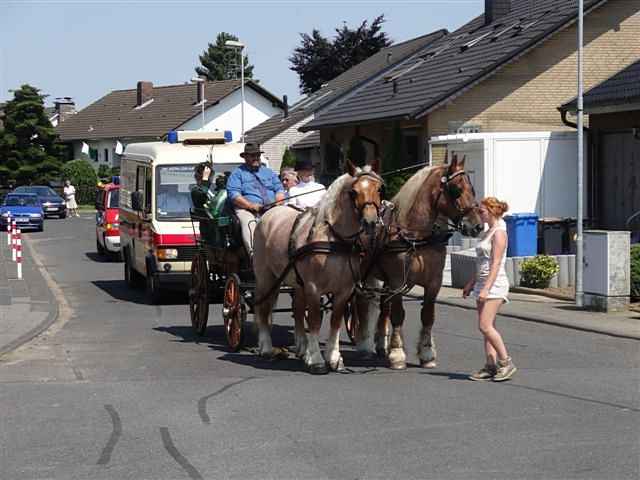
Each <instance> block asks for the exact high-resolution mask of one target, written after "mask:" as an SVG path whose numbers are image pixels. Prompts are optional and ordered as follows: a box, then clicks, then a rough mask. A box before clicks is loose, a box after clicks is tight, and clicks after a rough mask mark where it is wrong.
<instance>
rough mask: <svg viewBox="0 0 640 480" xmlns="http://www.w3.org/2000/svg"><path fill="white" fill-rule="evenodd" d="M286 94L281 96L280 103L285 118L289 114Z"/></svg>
mask: <svg viewBox="0 0 640 480" xmlns="http://www.w3.org/2000/svg"><path fill="white" fill-rule="evenodd" d="M288 100H289V99H288V98H287V96H286V95H283V96H282V103H284V115H283V118H287V117H288V116H289V102H288Z"/></svg>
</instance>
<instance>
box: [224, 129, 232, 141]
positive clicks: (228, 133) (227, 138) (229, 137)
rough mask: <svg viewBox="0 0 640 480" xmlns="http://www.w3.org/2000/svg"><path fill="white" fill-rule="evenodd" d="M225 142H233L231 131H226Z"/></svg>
mask: <svg viewBox="0 0 640 480" xmlns="http://www.w3.org/2000/svg"><path fill="white" fill-rule="evenodd" d="M224 141H225V142H227V143H231V142H233V133H232V132H231V130H225V131H224Z"/></svg>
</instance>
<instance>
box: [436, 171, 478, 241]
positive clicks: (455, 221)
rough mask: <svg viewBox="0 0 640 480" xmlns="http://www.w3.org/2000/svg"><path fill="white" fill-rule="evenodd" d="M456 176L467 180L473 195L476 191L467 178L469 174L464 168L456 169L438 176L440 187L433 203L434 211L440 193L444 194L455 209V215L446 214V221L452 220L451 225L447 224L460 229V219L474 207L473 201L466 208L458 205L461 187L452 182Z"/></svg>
mask: <svg viewBox="0 0 640 480" xmlns="http://www.w3.org/2000/svg"><path fill="white" fill-rule="evenodd" d="M457 177H464V178H465V179H466V181H467V182H469V185H470V186H471V192H472V193H473V196H474V197H475V195H476V192H475V190H474V188H473V184H472V183H471V180H470V179H469V175H467V172H466V170H458V171H457V172H454V173H452V174H449V173H448V172H447V174H445V175H443V176H442V177H441V178H440V189H439V190H438V196H437V197H436V200H435V202H434V204H433V207H434V211H435V212H439V209H438V204H439V203H440V198H441V197H442V195H443V194H445V195H446V196H447V197H448V198H449V200H450V202H451V203H452V204H453V208H455V210H456V216H455V217H454V218H451V217H449V216H448V215H447V217H448V218H447V223H448V224H449V222H452V225H449V226H451V227H452V228H453V229H454V230H460V223H461V222H462V219H463V218H464V217H465V216H466V215H467V214H468V213H469V212H470V211H472V210H473V209H474V208H476V204H475V203H474V204H473V205H471V206H469V207H466V208H460V206H459V205H458V199H459V198H460V197H461V196H462V189H461V188H460V187H458V186H457V185H455V184H454V183H452V181H453V180H454V179H455V178H457Z"/></svg>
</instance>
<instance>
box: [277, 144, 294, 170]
mask: <svg viewBox="0 0 640 480" xmlns="http://www.w3.org/2000/svg"><path fill="white" fill-rule="evenodd" d="M295 166H296V155H295V154H294V153H293V152H292V151H291V150H290V149H289V148H285V150H284V154H283V155H282V163H281V164H280V169H281V170H282V169H283V168H285V167H290V168H293V167H295Z"/></svg>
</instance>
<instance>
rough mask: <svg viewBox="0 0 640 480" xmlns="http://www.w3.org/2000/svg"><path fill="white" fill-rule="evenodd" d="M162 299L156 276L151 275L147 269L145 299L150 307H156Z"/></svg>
mask: <svg viewBox="0 0 640 480" xmlns="http://www.w3.org/2000/svg"><path fill="white" fill-rule="evenodd" d="M161 297H162V289H161V288H160V280H159V279H158V276H157V275H153V274H152V273H150V272H149V269H148V268H147V298H148V299H149V303H150V304H151V305H158V304H159V303H160V299H161Z"/></svg>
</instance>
